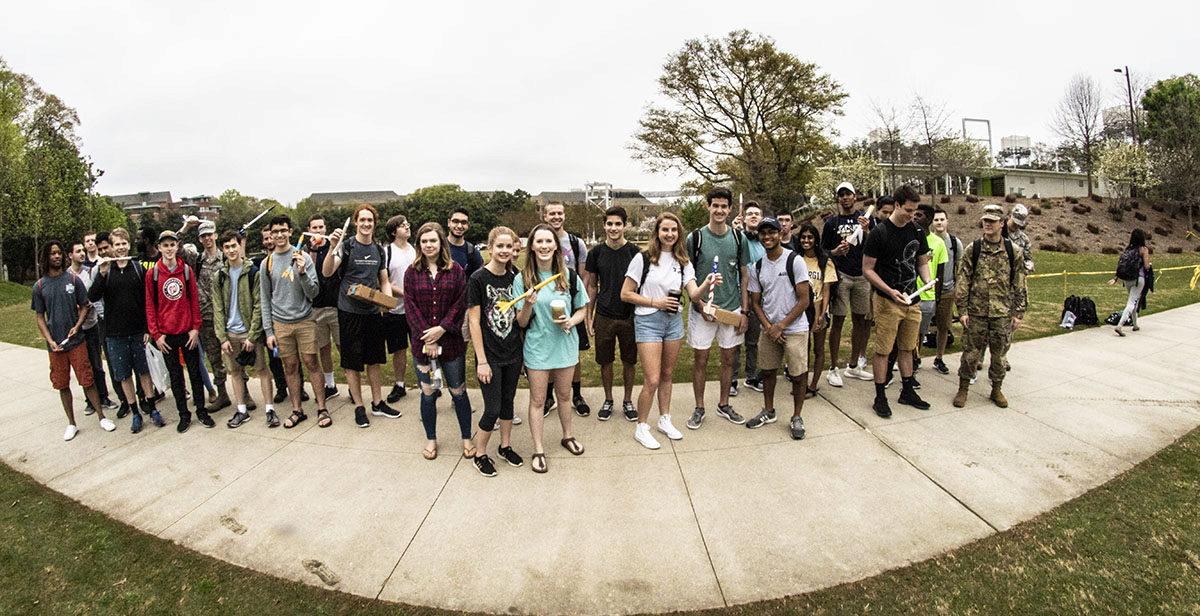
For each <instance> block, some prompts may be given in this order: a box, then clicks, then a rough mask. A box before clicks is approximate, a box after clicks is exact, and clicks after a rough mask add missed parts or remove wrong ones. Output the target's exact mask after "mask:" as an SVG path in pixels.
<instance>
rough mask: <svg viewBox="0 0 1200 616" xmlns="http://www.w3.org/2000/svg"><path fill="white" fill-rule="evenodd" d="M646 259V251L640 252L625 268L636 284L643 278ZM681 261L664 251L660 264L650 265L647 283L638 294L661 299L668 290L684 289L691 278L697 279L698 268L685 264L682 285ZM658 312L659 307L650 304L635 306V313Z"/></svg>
mask: <svg viewBox="0 0 1200 616" xmlns="http://www.w3.org/2000/svg"><path fill="white" fill-rule="evenodd" d="M645 260H646V255H645V253H643V254H639V255H638V256H636V257H634V258H633V260H632V261H630V262H629V269H627V270H625V277H626V278H632V279H633V282H634V284H637V283H638V282H639V281H641V279H642V267H643V262H644V261H645ZM679 271H680V270H679V261H676V260H675V255H673V254H671V253H669V252H664V253H662V254H660V255H658V264H657V265H655V264H651V265H650V273H649V274H647V275H646V284H644V285H642V288H641V290H640V291H638V295H641V296H642V297H645V298H647V299H659V298H663V297H666V296H667V292H668V291H671V290H674V289H679V290H683V288H684V287H686V286H687V283H688V281H689V280H691V281H695V280H696V268H694V267H692V264H691V263H688V264H687V265H685V266H683V286H680V284H679V283H680V279H679ZM655 312H658V309H657V308H651V307H649V306H638V307H637V308H634V310H633V314H635V315H636V314H640V315H642V316H647V315H651V314H654V313H655Z"/></svg>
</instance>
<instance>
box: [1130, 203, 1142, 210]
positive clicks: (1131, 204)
mask: <svg viewBox="0 0 1200 616" xmlns="http://www.w3.org/2000/svg"><path fill="white" fill-rule="evenodd" d="M1138 205H1140V204H1139V203H1138V202H1137V201H1130V202H1129V207H1131V208H1133V209H1135V210H1136V209H1138Z"/></svg>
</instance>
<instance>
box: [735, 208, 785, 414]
mask: <svg viewBox="0 0 1200 616" xmlns="http://www.w3.org/2000/svg"><path fill="white" fill-rule="evenodd" d="M738 218H739V219H740V220H738V221H735V222H739V223H740V226H741V227H742V229H741V230H742V231H743V232H744V233H745V234H746V244H747V245H748V246H749V247H750V260H749V261H748V262H747V263H746V266H747V267H754V264H755V263H758V260H759V259H762V258H763V255H765V254H767V249H766V248H764V247H763V243H762V242H760V241H759V239H758V225H759V223H760V222H762V219H763V209H762V206H760V205H759V204H758V202H757V201H747V202H746V204H745V205H743V206H742V214H741V216H739V217H738ZM776 224H778V219H776ZM737 226H738V225H736V224H735V227H737ZM749 316H750V318H749V321H748V323H747V325H746V342H745V344H743V345H742V349H744V350H745V355H746V387H749V388H750V389H753V390H754V391H760V392H761V391H762V390H763V386H762V379H761V378H760V377H759V374H758V338H759V336H760V335H761V332H762V329H761V327H760V326H759V322H758V319H757V318H755V316H754V315H753V314H750V315H749ZM742 354H743V353H742V350H738V352H737V353H736V354H734V356H733V381H732V382H731V383H730V384H729V395H731V396H736V395H737V394H738V373H739V372H740V371H741V369H742Z"/></svg>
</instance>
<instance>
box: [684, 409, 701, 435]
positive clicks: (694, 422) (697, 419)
mask: <svg viewBox="0 0 1200 616" xmlns="http://www.w3.org/2000/svg"><path fill="white" fill-rule="evenodd" d="M702 423H704V407H701V406H698V407H696V408H695V409H694V410H692V416H691V417H689V418H688V420H687V427H688V430H699V429H700V424H702Z"/></svg>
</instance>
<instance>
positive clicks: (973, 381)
mask: <svg viewBox="0 0 1200 616" xmlns="http://www.w3.org/2000/svg"><path fill="white" fill-rule="evenodd" d="M977 378H979V377H978V376H973V377H971V384H972V385H974V384H975V379H977Z"/></svg>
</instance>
